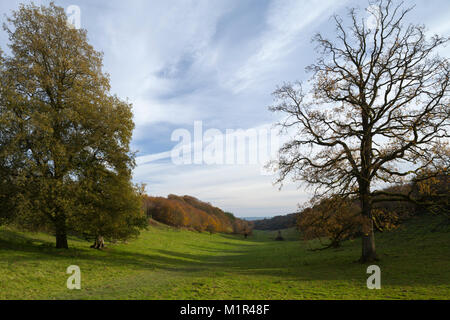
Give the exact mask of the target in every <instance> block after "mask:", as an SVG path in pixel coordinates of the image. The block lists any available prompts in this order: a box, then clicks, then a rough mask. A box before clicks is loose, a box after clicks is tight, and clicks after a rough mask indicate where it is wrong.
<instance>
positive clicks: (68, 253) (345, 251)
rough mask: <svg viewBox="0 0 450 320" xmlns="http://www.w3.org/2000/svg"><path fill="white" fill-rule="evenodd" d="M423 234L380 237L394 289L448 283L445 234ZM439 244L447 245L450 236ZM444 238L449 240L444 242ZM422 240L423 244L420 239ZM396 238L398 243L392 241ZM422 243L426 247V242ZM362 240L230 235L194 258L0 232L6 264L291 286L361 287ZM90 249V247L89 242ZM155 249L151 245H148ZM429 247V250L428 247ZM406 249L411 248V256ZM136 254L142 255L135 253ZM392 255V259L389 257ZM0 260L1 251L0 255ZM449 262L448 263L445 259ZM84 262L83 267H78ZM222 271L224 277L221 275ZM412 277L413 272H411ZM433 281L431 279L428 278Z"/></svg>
mask: <svg viewBox="0 0 450 320" xmlns="http://www.w3.org/2000/svg"><path fill="white" fill-rule="evenodd" d="M423 232H426V230H425V231H422V230H421V232H420V235H422V236H421V237H416V238H417V239H416V241H414V242H411V241H410V242H408V243H405V241H401V239H402V237H403V236H407V235H408V229H407V228H405V230H400V231H397V232H393V233H389V234H385V235H382V236H381V235H380V238H381V239H378V240H381V241H379V243H380V244H381V247H382V248H383V250H386V248H389V250H386V255H384V256H382V260H381V262H380V263H379V265H380V267H381V268H382V270H383V272H384V270H386V276H384V277H385V278H384V279H386V280H387V281H388V282H389V283H390V284H395V285H411V281H412V280H411V276H414V277H415V278H414V280H413V282H414V283H416V284H425V285H441V284H442V283H449V281H448V280H449V276H448V275H446V273H445V270H443V269H446V270H448V267H449V265H450V264H449V259H448V257H447V255H448V254H449V253H450V252H449V246H448V244H447V245H446V246H444V247H441V248H432V246H434V245H435V244H436V239H439V237H440V235H441V234H436V233H434V234H432V235H431V234H429V233H423ZM442 236H444V238H443V239H440V241H441V242H442V243H444V245H445V241H446V239H447V240H449V237H448V233H447V234H446V235H445V234H442ZM445 236H446V237H445ZM419 238H420V239H419ZM394 239H395V241H393V240H394ZM423 241H424V243H423V244H422V242H423ZM419 242H420V245H425V246H428V247H430V248H431V249H429V251H427V253H426V254H427V260H425V261H424V260H423V259H421V258H420V256H419V255H420V254H423V253H422V252H420V251H419V250H417V256H415V254H414V253H415V251H414V247H413V246H414V245H415V243H419ZM359 245H360V243H359V241H354V242H345V243H344V246H343V248H341V249H339V250H333V249H330V250H327V251H322V252H308V251H307V248H306V247H305V246H304V245H302V244H301V242H299V241H296V242H294V241H286V242H277V241H271V240H261V239H253V240H252V239H251V238H249V239H242V238H238V237H236V236H232V235H218V237H215V238H213V239H211V241H210V245H204V246H202V245H198V244H195V245H188V244H186V246H187V247H188V246H189V248H191V249H195V250H196V251H197V252H199V253H196V254H192V253H187V252H180V251H172V250H168V249H156V248H155V249H151V250H152V253H140V252H132V251H129V250H127V249H126V248H123V247H117V246H114V245H113V246H111V247H110V248H108V249H107V250H104V251H96V250H93V249H89V248H87V247H86V249H84V248H71V249H69V250H57V249H54V248H53V243H51V242H49V241H45V240H40V239H35V238H33V237H29V236H24V235H21V234H17V233H15V232H12V231H8V230H0V250H5V251H11V254H9V253H6V254H4V255H3V256H2V260H3V261H6V262H7V263H15V262H18V261H31V262H35V261H39V260H56V259H74V260H77V261H82V262H86V263H94V264H101V265H110V266H121V267H128V268H132V269H136V270H158V269H161V270H167V271H171V272H178V273H182V274H183V275H185V274H186V275H200V276H202V275H207V274H209V273H211V271H213V272H216V273H217V275H216V277H230V276H231V277H233V275H253V276H254V275H256V276H257V275H261V276H271V277H278V278H280V280H283V281H284V280H288V281H292V280H293V281H313V280H333V281H344V280H345V281H357V282H358V283H360V282H361V281H362V280H364V279H365V278H366V277H367V275H366V266H365V265H361V264H356V263H353V262H354V261H355V260H356V259H357V258H358V256H359V251H360V247H359ZM86 246H88V243H86ZM149 246H151V244H149ZM428 247H427V248H428ZM406 249H409V251H407V250H406ZM133 250H139V249H137V248H133ZM388 252H389V254H388ZM0 255H1V251H0ZM446 257H447V258H446ZM80 263H81V262H80ZM221 272H223V275H221ZM408 272H410V273H408ZM430 274H431V275H433V274H434V276H429V275H430Z"/></svg>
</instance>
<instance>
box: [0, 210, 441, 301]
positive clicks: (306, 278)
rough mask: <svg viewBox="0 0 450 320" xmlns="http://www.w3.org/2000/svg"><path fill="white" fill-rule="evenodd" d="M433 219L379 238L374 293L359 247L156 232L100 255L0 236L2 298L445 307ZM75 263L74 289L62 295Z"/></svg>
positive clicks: (259, 234) (78, 246)
mask: <svg viewBox="0 0 450 320" xmlns="http://www.w3.org/2000/svg"><path fill="white" fill-rule="evenodd" d="M440 219H441V218H439V217H426V218H414V219H413V220H411V221H409V222H408V223H407V224H406V225H404V226H402V227H401V228H400V229H399V230H396V231H393V232H387V233H382V234H378V235H377V248H378V250H379V254H380V257H381V261H379V262H378V263H377V264H378V265H379V266H380V268H381V272H382V289H381V290H368V289H367V288H366V279H367V274H366V268H367V265H362V264H359V263H355V260H356V259H357V258H358V257H359V254H360V241H346V242H344V243H343V246H342V248H341V249H338V250H335V249H332V250H325V251H319V252H312V251H310V250H309V249H311V248H317V247H319V246H320V245H319V244H318V243H317V242H315V241H310V242H303V241H298V240H295V239H296V237H295V236H294V234H295V230H292V229H291V230H290V231H282V232H283V234H285V235H286V238H287V241H281V242H279V241H273V238H274V236H275V235H276V232H267V231H255V232H254V235H253V236H251V237H249V238H248V239H244V237H243V236H235V235H225V234H213V235H210V234H208V233H198V232H190V231H187V230H180V229H176V228H171V227H167V226H163V225H158V226H151V227H150V228H149V230H148V231H145V232H143V233H142V234H141V236H140V237H139V239H138V240H136V241H132V242H130V243H129V244H115V245H111V244H110V245H108V248H107V249H105V250H103V251H98V250H92V249H89V248H88V245H89V243H87V242H85V241H82V240H80V239H76V238H70V239H69V241H70V248H71V249H69V250H64V251H61V250H57V249H54V248H53V239H52V237H51V236H48V235H45V234H29V233H19V232H15V231H13V230H11V229H6V228H0V270H1V272H0V283H1V284H2V290H0V299H156V300H158V299H449V298H450V273H449V272H448V270H450V232H449V231H450V230H449V229H448V226H447V227H446V228H444V227H442V226H441V227H440V228H436V227H437V226H439V225H441V222H442V221H441V220H440ZM297 239H298V237H297ZM73 264H75V265H78V266H79V267H80V269H81V276H82V283H81V286H82V289H81V290H73V291H70V290H68V289H67V288H66V280H67V277H68V275H67V274H66V269H67V267H68V266H69V265H73ZM44 283H45V286H43V285H42V284H44Z"/></svg>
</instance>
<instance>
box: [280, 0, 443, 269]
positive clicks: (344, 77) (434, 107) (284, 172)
mask: <svg viewBox="0 0 450 320" xmlns="http://www.w3.org/2000/svg"><path fill="white" fill-rule="evenodd" d="M371 4H372V5H371V6H370V7H369V9H368V10H369V12H370V13H371V14H372V15H373V18H374V20H375V21H376V23H374V24H373V26H368V25H366V23H364V19H361V18H360V14H359V11H358V10H357V9H350V10H349V13H348V18H349V19H348V20H347V21H349V24H348V25H347V24H346V22H345V21H344V20H343V19H342V18H341V17H339V16H334V18H333V21H334V23H335V25H336V38H335V39H334V40H330V39H328V38H326V37H324V36H322V35H321V34H317V35H316V36H315V38H314V41H315V42H316V44H317V48H318V52H319V54H320V55H319V58H318V59H317V61H316V62H315V63H314V64H313V65H311V66H310V67H308V69H307V70H308V71H310V72H311V73H312V78H311V84H312V86H311V89H310V90H308V91H306V90H303V89H302V85H301V84H300V83H294V84H292V83H287V84H285V85H283V86H281V87H279V88H278V89H277V90H276V91H275V93H274V95H275V97H276V99H277V102H276V103H275V105H274V106H273V107H271V110H273V111H278V112H282V113H283V114H285V115H286V116H287V117H286V119H285V121H282V122H281V123H280V125H281V127H282V128H283V129H285V130H284V132H290V134H291V135H292V139H290V140H289V141H288V142H287V143H286V144H284V145H283V146H282V148H281V149H280V157H279V161H277V162H276V166H277V168H278V169H279V172H280V176H279V179H278V182H280V183H281V182H283V181H284V180H285V179H286V178H287V177H288V176H292V177H293V179H294V180H296V181H299V180H300V181H303V182H306V184H308V185H309V186H312V187H313V189H314V194H315V197H316V198H317V199H323V198H326V197H329V196H339V197H343V198H345V197H353V196H356V197H357V198H358V199H359V201H360V208H361V213H360V214H361V217H362V218H363V223H362V226H361V231H362V233H363V236H362V255H361V261H362V262H366V261H373V260H376V259H377V255H376V250H375V238H374V227H373V214H372V207H373V205H374V203H375V202H376V201H377V200H376V199H375V197H377V196H380V195H383V196H384V197H383V198H382V201H388V200H391V201H397V200H406V198H407V197H408V196H407V195H405V194H396V193H386V192H384V191H381V190H382V189H381V188H382V185H384V186H386V185H391V184H396V183H403V182H405V181H407V180H410V179H411V178H412V177H414V176H416V175H417V174H419V173H421V172H425V171H429V170H431V171H433V170H434V169H436V168H444V169H445V172H446V174H447V171H446V170H447V169H448V162H447V161H448V158H446V157H445V156H444V155H445V154H447V155H448V148H449V147H448V137H449V131H448V127H449V109H450V108H449V70H450V66H449V61H448V58H446V57H441V56H439V55H438V51H439V49H440V48H442V47H443V46H444V45H445V44H446V43H447V42H448V40H449V38H445V37H441V36H438V35H434V36H431V37H429V36H427V29H426V28H425V26H422V25H414V24H406V18H405V17H406V16H407V15H408V13H409V12H410V11H411V10H412V8H405V7H404V5H403V4H402V3H400V4H396V3H395V2H394V1H392V0H378V1H375V2H373V3H371Z"/></svg>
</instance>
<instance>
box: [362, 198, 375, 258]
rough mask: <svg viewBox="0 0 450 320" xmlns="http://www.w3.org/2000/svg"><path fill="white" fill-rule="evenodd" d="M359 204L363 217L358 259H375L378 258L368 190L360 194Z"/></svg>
mask: <svg viewBox="0 0 450 320" xmlns="http://www.w3.org/2000/svg"><path fill="white" fill-rule="evenodd" d="M366 191H368V190H366ZM361 206H362V215H363V218H364V219H363V224H362V254H361V258H360V260H359V261H360V262H362V263H366V262H373V261H377V260H378V258H377V253H376V250H375V234H374V231H373V220H372V204H371V201H370V198H369V193H368V192H363V194H362V196H361Z"/></svg>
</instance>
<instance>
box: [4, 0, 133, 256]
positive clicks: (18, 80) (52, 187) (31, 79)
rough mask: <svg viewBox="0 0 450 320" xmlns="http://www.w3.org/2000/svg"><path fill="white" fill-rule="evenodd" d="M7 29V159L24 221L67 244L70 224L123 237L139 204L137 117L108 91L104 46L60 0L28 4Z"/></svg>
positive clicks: (58, 243) (19, 218)
mask: <svg viewBox="0 0 450 320" xmlns="http://www.w3.org/2000/svg"><path fill="white" fill-rule="evenodd" d="M4 29H5V31H6V32H7V34H8V36H9V48H10V52H11V54H10V55H9V56H6V57H4V60H3V67H2V75H1V78H2V80H1V81H2V86H3V87H4V88H6V89H7V93H6V94H5V96H4V97H2V101H1V105H0V107H1V113H0V121H2V123H5V126H2V129H1V132H0V139H2V147H1V150H0V163H2V164H4V165H3V167H5V166H6V167H7V168H8V170H9V172H8V173H7V176H8V177H9V178H8V180H9V181H8V182H9V183H12V184H13V185H14V186H15V187H16V188H17V189H18V196H19V197H20V210H17V212H18V215H17V219H16V221H18V222H19V223H20V224H21V225H22V226H23V227H26V228H33V227H36V226H38V225H42V226H45V227H47V228H50V229H51V231H53V232H54V233H55V235H56V247H57V248H67V247H68V244H67V234H68V232H71V231H80V230H83V229H86V230H88V231H90V232H91V231H92V232H94V231H96V232H99V233H101V234H98V235H99V236H107V235H113V234H115V233H116V234H117V233H118V234H120V235H121V237H123V234H122V232H125V231H124V230H129V229H130V228H128V226H126V227H125V229H123V228H122V227H123V225H127V224H129V223H131V224H133V223H134V222H133V221H131V220H132V219H131V220H130V219H129V217H130V215H131V216H138V215H139V214H140V213H141V211H140V204H139V205H137V204H136V201H135V200H134V199H135V198H136V196H135V190H134V189H133V186H132V184H131V183H130V179H131V171H132V169H133V167H134V154H133V153H132V152H131V151H130V147H129V145H130V141H131V137H132V131H133V129H134V123H133V120H132V110H131V105H130V104H129V103H128V102H126V101H123V100H121V99H119V98H118V97H116V96H114V95H112V94H111V93H110V83H109V76H108V75H107V74H105V73H104V72H103V71H102V54H101V53H100V52H97V51H96V50H94V48H93V47H92V46H91V45H90V44H89V43H88V40H87V32H86V30H82V29H81V30H78V29H75V28H73V27H72V26H71V25H69V24H68V23H67V16H66V14H65V12H64V9H63V8H60V7H58V6H55V5H54V4H53V3H51V4H50V5H49V6H36V5H34V4H31V5H21V6H20V8H19V9H18V10H17V11H14V12H13V13H12V15H11V16H10V17H9V18H8V19H7V23H6V24H5V25H4ZM6 89H5V90H6ZM5 90H3V92H2V94H3V93H5ZM13 160H14V161H13ZM5 164H6V165H5ZM2 170H3V169H2ZM3 179H4V178H3V177H2V180H3ZM117 182H119V183H118V184H117V185H114V184H116V183H117ZM119 186H120V188H121V190H117V188H119ZM114 188H116V189H114ZM86 192H90V193H92V194H91V196H90V197H87V196H86ZM100 199H101V200H103V201H104V202H103V203H104V207H103V208H100V205H99V203H98V200H100ZM106 210H107V211H108V213H105V211H106ZM130 210H131V211H133V210H134V212H133V214H130ZM92 215H94V216H95V215H96V216H97V217H96V219H94V218H93V217H92ZM102 223H103V224H104V228H100V224H102ZM95 227H96V228H97V229H96V230H94V229H95ZM127 228H128V229H127ZM131 229H132V233H134V232H135V230H134V228H131ZM125 233H126V232H125Z"/></svg>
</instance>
